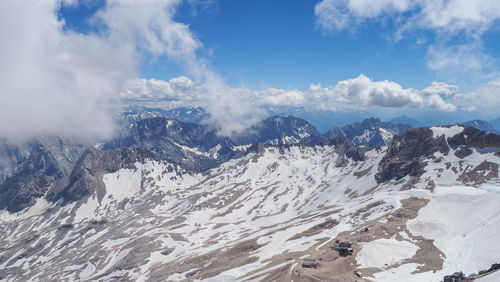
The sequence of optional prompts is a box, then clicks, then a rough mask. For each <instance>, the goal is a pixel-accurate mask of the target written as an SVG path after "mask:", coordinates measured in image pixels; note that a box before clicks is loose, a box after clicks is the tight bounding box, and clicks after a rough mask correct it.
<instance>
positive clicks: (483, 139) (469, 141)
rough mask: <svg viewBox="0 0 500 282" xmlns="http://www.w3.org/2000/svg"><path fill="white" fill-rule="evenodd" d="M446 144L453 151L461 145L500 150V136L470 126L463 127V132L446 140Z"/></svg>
mask: <svg viewBox="0 0 500 282" xmlns="http://www.w3.org/2000/svg"><path fill="white" fill-rule="evenodd" d="M448 144H449V145H450V147H451V148H454V149H455V148H457V147H458V146H461V145H464V146H468V147H480V148H488V147H492V148H500V136H499V135H496V134H494V133H490V132H486V131H482V130H479V129H477V128H474V127H471V126H464V130H463V131H462V132H461V133H459V134H457V135H455V136H452V137H450V138H448Z"/></svg>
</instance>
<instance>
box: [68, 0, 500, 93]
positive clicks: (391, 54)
mask: <svg viewBox="0 0 500 282" xmlns="http://www.w3.org/2000/svg"><path fill="white" fill-rule="evenodd" d="M211 2H212V1H211ZM318 2H319V1H286V0H274V1H266V0H253V1H216V2H212V3H211V4H209V5H198V6H193V5H192V3H188V2H185V3H183V4H181V5H180V7H179V9H178V10H177V11H176V14H175V20H176V21H179V22H182V23H186V24H188V25H189V27H190V29H191V30H192V31H193V33H194V34H195V36H196V37H197V38H198V39H199V40H200V41H201V42H202V44H203V46H204V48H203V49H202V50H200V56H204V57H205V58H206V59H207V60H209V61H210V64H211V65H212V66H213V67H214V68H215V69H216V70H217V71H218V72H219V73H220V74H221V75H222V77H223V78H224V79H225V80H226V81H227V82H228V83H229V84H230V85H232V86H239V85H246V86H248V87H252V88H262V87H267V86H272V87H276V88H299V89H305V88H307V87H308V86H309V84H311V83H321V84H323V85H331V84H335V83H336V82H337V81H339V80H343V79H349V78H352V77H355V76H358V75H359V74H361V73H363V74H365V75H367V76H368V77H370V78H372V79H374V80H390V81H396V82H398V83H399V84H401V85H403V86H404V87H407V88H417V89H421V88H425V87H426V86H428V85H429V84H430V83H431V82H432V81H446V82H448V83H452V84H457V85H459V86H460V87H461V88H463V89H466V90H469V89H471V88H472V87H474V86H475V84H477V83H479V82H481V79H474V78H472V77H465V81H464V76H457V75H455V74H454V73H452V72H450V73H447V72H446V71H434V70H429V69H428V67H427V66H426V52H427V47H428V45H429V44H430V43H432V42H433V41H434V40H433V37H435V35H434V34H433V33H432V32H431V31H428V30H417V31H415V32H411V33H409V34H407V35H406V36H405V37H404V38H403V39H402V40H398V41H396V40H395V38H394V35H395V33H396V31H397V27H395V26H394V25H393V24H391V21H393V20H394V19H391V18H389V19H384V20H383V21H370V22H369V23H366V24H362V25H359V26H355V27H354V28H352V29H350V30H340V31H333V32H325V31H324V30H322V29H321V28H319V27H318V24H317V22H316V17H315V14H314V8H315V5H316V4H317V3H318ZM90 3H91V4H90V5H89V4H84V5H76V6H71V7H64V8H63V9H61V10H60V17H62V18H64V19H65V21H66V28H68V29H72V30H76V31H78V32H83V33H87V32H89V30H90V31H94V32H96V31H97V32H98V31H99V28H98V27H96V26H95V25H92V24H89V23H88V19H89V17H90V16H91V15H92V14H93V13H94V12H96V11H97V10H99V9H100V8H102V7H103V6H104V4H105V1H95V2H90ZM461 40H462V37H461V36H457V37H456V38H453V39H451V40H450V41H449V42H447V44H453V43H457V42H459V41H461ZM420 41H425V42H420ZM483 44H484V49H485V52H486V53H488V54H489V55H490V56H491V57H492V58H494V59H496V58H498V57H499V56H500V48H497V46H500V37H499V36H498V28H497V29H491V30H489V31H488V32H486V33H485V34H484V36H483ZM145 58H146V59H145V60H143V62H142V65H141V67H140V75H141V76H142V77H145V78H156V79H163V80H168V79H170V78H172V77H176V76H180V75H185V70H183V69H182V68H181V67H180V66H179V65H177V64H175V63H172V62H171V61H169V60H167V59H162V58H160V59H158V58H157V59H151V58H150V57H148V56H147V54H146V55H145Z"/></svg>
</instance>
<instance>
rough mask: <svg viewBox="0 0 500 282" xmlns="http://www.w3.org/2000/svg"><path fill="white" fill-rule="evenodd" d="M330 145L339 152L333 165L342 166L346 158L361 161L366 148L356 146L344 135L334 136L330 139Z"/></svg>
mask: <svg viewBox="0 0 500 282" xmlns="http://www.w3.org/2000/svg"><path fill="white" fill-rule="evenodd" d="M329 144H330V145H334V146H335V152H336V153H337V154H339V157H338V158H337V160H336V162H335V166H337V167H341V166H344V165H345V164H346V163H347V161H348V159H352V160H353V161H363V160H364V159H365V152H366V151H368V148H364V147H358V146H356V145H354V143H353V142H352V141H351V140H349V139H347V138H345V137H334V138H333V139H332V140H330V143H329Z"/></svg>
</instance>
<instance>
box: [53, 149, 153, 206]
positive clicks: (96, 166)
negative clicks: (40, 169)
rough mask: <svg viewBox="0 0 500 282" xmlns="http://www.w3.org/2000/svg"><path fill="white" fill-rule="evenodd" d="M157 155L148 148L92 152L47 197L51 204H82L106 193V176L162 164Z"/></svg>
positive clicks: (85, 153)
mask: <svg viewBox="0 0 500 282" xmlns="http://www.w3.org/2000/svg"><path fill="white" fill-rule="evenodd" d="M158 159H159V157H158V155H157V154H155V153H153V152H152V151H150V150H149V149H146V148H144V147H138V148H118V149H115V150H112V151H101V150H98V149H88V150H87V151H85V152H84V153H83V154H82V156H81V157H80V159H79V160H78V161H77V163H76V165H75V167H74V168H73V170H72V171H71V174H70V175H68V176H66V177H64V178H63V179H61V180H60V181H58V182H57V183H56V184H55V185H54V186H53V188H51V189H50V191H48V193H47V199H48V200H49V201H54V202H55V201H58V200H59V199H64V202H65V203H67V202H72V201H78V200H81V199H82V198H84V197H86V196H88V195H90V194H92V193H93V192H95V191H97V195H98V196H99V195H103V194H104V192H105V186H104V182H103V181H102V176H103V175H104V174H106V173H113V172H116V171H118V170H119V169H122V168H129V169H133V168H135V163H137V162H140V163H144V162H145V161H147V160H158Z"/></svg>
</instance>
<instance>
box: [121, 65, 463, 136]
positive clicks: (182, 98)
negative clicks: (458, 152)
mask: <svg viewBox="0 0 500 282" xmlns="http://www.w3.org/2000/svg"><path fill="white" fill-rule="evenodd" d="M180 81H182V83H180V84H181V85H185V86H186V87H174V86H173V84H174V83H173V82H180ZM127 85H128V87H129V88H128V89H125V90H124V91H123V92H122V94H121V95H122V98H124V99H135V100H152V101H155V100H156V101H157V100H162V99H163V100H168V101H170V102H171V104H172V105H175V106H202V107H205V108H207V109H211V112H214V111H220V110H222V111H224V112H226V113H224V114H221V115H215V118H218V119H220V120H219V121H218V122H217V123H216V126H219V128H218V129H219V130H220V131H221V132H223V133H224V134H232V133H234V132H238V131H241V130H243V129H245V128H246V127H247V126H249V125H251V124H252V123H253V122H255V121H257V120H259V119H260V118H262V117H263V116H264V112H263V108H265V106H294V107H295V106H308V107H310V108H313V109H329V110H347V109H360V108H363V109H364V108H371V107H385V108H425V107H427V108H429V109H431V110H435V111H455V110H456V109H457V108H456V107H455V106H454V105H453V104H451V103H450V102H449V101H448V100H449V99H450V98H451V97H454V95H455V94H456V93H457V92H458V87H456V86H454V85H449V84H446V83H443V82H433V83H432V84H431V86H429V87H427V88H425V89H424V90H416V89H411V88H403V87H402V86H401V85H399V84H398V83H396V82H391V81H387V80H384V81H372V80H371V79H370V78H368V77H366V76H365V75H363V74H361V75H359V76H358V77H356V78H353V79H347V80H342V81H339V82H337V84H336V85H335V86H333V87H322V86H321V85H320V84H311V86H310V87H309V89H307V90H306V91H300V90H298V89H289V90H285V89H277V88H267V89H265V90H261V91H254V90H251V89H248V88H242V87H240V88H231V87H229V86H227V85H225V84H224V85H218V86H215V87H214V88H213V89H209V88H208V87H210V86H211V85H212V84H210V83H208V84H207V83H198V84H197V83H195V82H193V81H191V80H190V79H189V78H186V77H180V78H174V79H171V80H170V81H168V82H167V81H161V80H145V79H136V80H133V81H132V83H129V84H127ZM220 89H223V90H224V91H223V92H220V93H221V94H219V95H220V96H219V99H220V100H218V101H220V102H219V103H218V104H217V105H215V106H214V102H213V101H215V100H214V99H212V97H211V96H209V97H210V98H207V96H206V95H205V94H206V93H218V92H217V90H220ZM211 107H215V108H211ZM234 116H238V117H240V119H233V117H234ZM212 118H214V117H212ZM212 122H213V120H210V121H209V123H212ZM220 124H224V125H225V126H224V127H220Z"/></svg>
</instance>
